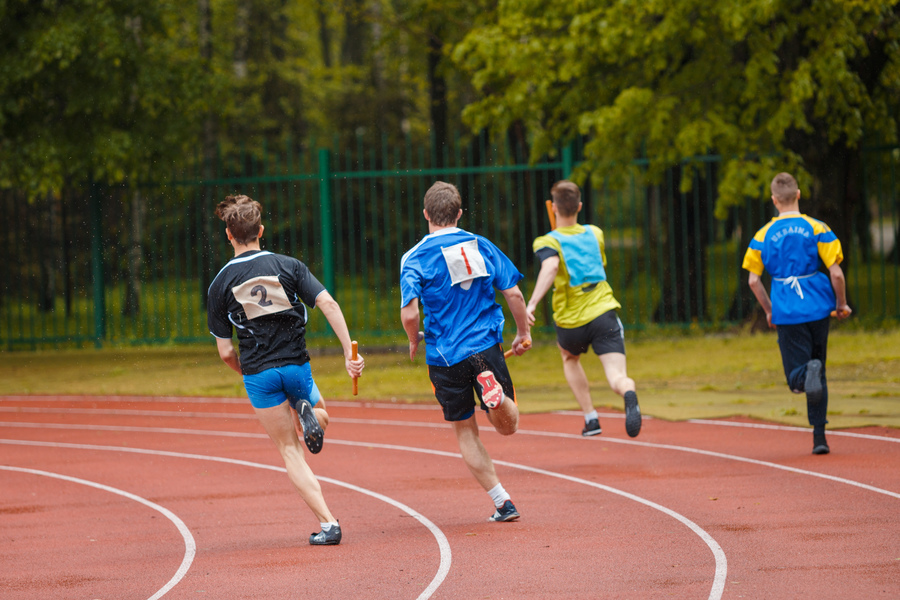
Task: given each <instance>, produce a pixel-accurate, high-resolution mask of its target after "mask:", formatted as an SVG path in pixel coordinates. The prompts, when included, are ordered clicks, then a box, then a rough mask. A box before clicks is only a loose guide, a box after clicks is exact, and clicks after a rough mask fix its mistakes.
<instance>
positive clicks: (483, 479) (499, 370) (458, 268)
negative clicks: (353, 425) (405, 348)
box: [400, 181, 531, 521]
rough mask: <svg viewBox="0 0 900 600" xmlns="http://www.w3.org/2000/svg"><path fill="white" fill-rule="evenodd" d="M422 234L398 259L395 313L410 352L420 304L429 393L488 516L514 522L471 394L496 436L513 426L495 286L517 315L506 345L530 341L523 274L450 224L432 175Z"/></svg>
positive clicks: (453, 195) (455, 208) (448, 189)
mask: <svg viewBox="0 0 900 600" xmlns="http://www.w3.org/2000/svg"><path fill="white" fill-rule="evenodd" d="M423 213H424V215H425V219H426V220H427V221H428V235H426V236H425V237H424V238H422V240H421V241H420V242H419V243H418V244H416V245H415V246H414V247H413V248H412V249H411V250H409V252H407V253H406V254H404V255H403V258H402V260H401V261H400V293H401V295H402V300H401V311H400V318H401V321H402V322H403V328H404V329H405V330H406V334H407V336H408V338H409V358H410V360H413V359H414V358H415V356H416V352H417V351H418V347H419V342H420V337H419V302H420V300H421V303H422V307H423V308H424V311H425V333H424V340H425V344H426V349H425V363H426V364H427V365H428V375H429V377H430V379H431V383H432V386H433V388H434V394H435V397H436V398H437V400H438V402H439V403H440V405H441V407H443V409H444V419H445V420H446V421H449V422H450V423H451V424H452V426H453V431H454V433H455V434H456V438H457V441H458V442H459V449H460V452H461V454H462V457H463V460H464V461H465V463H466V466H468V467H469V471H471V473H472V475H473V476H474V477H475V479H476V480H477V481H478V483H480V484H481V486H482V487H483V488H484V490H485V491H486V492H487V493H488V495H489V496H490V497H491V500H493V502H494V506H495V509H496V510H495V511H494V514H493V515H491V517H490V520H491V521H514V520H516V519H518V518H519V513H518V511H517V510H516V507H515V505H514V504H513V503H512V500H511V499H510V495H509V493H507V492H506V490H505V489H504V488H503V486H502V485H501V484H500V480H499V478H498V477H497V473H496V471H495V469H494V464H493V461H492V460H491V457H490V456H489V455H488V453H487V450H486V449H485V447H484V445H483V444H482V443H481V439H480V438H479V436H478V423H477V421H476V420H475V408H476V405H475V395H476V394H477V396H478V398H479V400H480V405H481V408H482V409H483V410H484V411H485V412H486V414H487V418H488V420H489V421H490V422H491V424H492V425H493V426H494V428H495V429H496V430H497V432H499V433H500V434H502V435H511V434H513V433H515V432H516V430H517V429H518V426H519V408H518V406H517V404H516V392H515V388H514V387H513V382H512V378H511V377H510V375H509V370H508V369H507V368H506V360H505V358H504V357H503V347H502V343H503V323H504V317H503V310H502V309H501V307H500V305H499V304H497V301H496V300H495V290H499V291H500V293H501V294H502V295H503V297H504V298H505V299H506V302H507V304H508V305H509V309H510V312H512V315H513V318H515V320H516V337H515V339H514V340H513V343H512V349H513V351H514V352H515V353H516V354H523V353H524V352H525V351H526V349H527V347H528V346H530V345H531V336H530V335H529V331H530V327H529V325H528V318H527V316H526V314H525V298H524V297H523V296H522V292H521V291H520V290H519V286H518V282H519V281H520V280H521V279H522V274H521V273H520V272H519V270H518V269H516V267H515V266H514V265H513V264H512V262H511V261H510V260H509V258H507V257H506V255H504V254H503V252H501V251H500V250H499V249H498V248H497V247H496V246H495V245H494V244H492V243H491V242H490V241H489V240H487V239H486V238H484V237H481V236H479V235H475V234H473V233H469V232H468V231H464V230H462V229H459V228H458V227H457V223H458V222H459V219H460V218H461V217H462V199H461V198H460V195H459V191H458V190H457V189H456V187H455V186H454V185H452V184H449V183H444V182H442V181H439V182H437V183H435V184H434V185H433V186H431V188H429V190H428V191H427V192H426V194H425V209H424V211H423Z"/></svg>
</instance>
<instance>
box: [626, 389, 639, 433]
mask: <svg viewBox="0 0 900 600" xmlns="http://www.w3.org/2000/svg"><path fill="white" fill-rule="evenodd" d="M625 432H626V433H627V434H628V435H629V436H630V437H637V435H638V434H639V433H640V432H641V407H640V406H638V400H637V394H636V393H634V392H625Z"/></svg>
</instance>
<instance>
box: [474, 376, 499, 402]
mask: <svg viewBox="0 0 900 600" xmlns="http://www.w3.org/2000/svg"><path fill="white" fill-rule="evenodd" d="M475 379H476V380H477V381H478V385H480V386H481V400H482V402H484V405H485V406H487V407H488V408H491V409H493V408H497V407H498V406H500V403H501V402H503V388H501V387H500V384H499V383H497V379H496V378H495V377H494V373H493V372H492V371H484V372H482V373H481V374H480V375H478V377H476V378H475Z"/></svg>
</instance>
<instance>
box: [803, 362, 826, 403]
mask: <svg viewBox="0 0 900 600" xmlns="http://www.w3.org/2000/svg"><path fill="white" fill-rule="evenodd" d="M804 391H806V400H807V401H808V402H809V403H810V404H818V403H819V402H821V401H822V395H823V394H822V392H823V389H822V361H821V360H819V359H818V358H814V359H812V360H811V361H809V362H808V363H806V385H804Z"/></svg>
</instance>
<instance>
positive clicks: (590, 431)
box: [581, 419, 602, 437]
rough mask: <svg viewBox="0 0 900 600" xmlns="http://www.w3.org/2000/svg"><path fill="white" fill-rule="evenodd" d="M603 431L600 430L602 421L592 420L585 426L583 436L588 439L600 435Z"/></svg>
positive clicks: (582, 431)
mask: <svg viewBox="0 0 900 600" xmlns="http://www.w3.org/2000/svg"><path fill="white" fill-rule="evenodd" d="M601 433H602V431H601V430H600V421H598V420H597V419H591V420H590V421H588V422H587V423H585V424H584V429H582V430H581V435H583V436H584V437H588V436H591V435H600V434H601Z"/></svg>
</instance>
